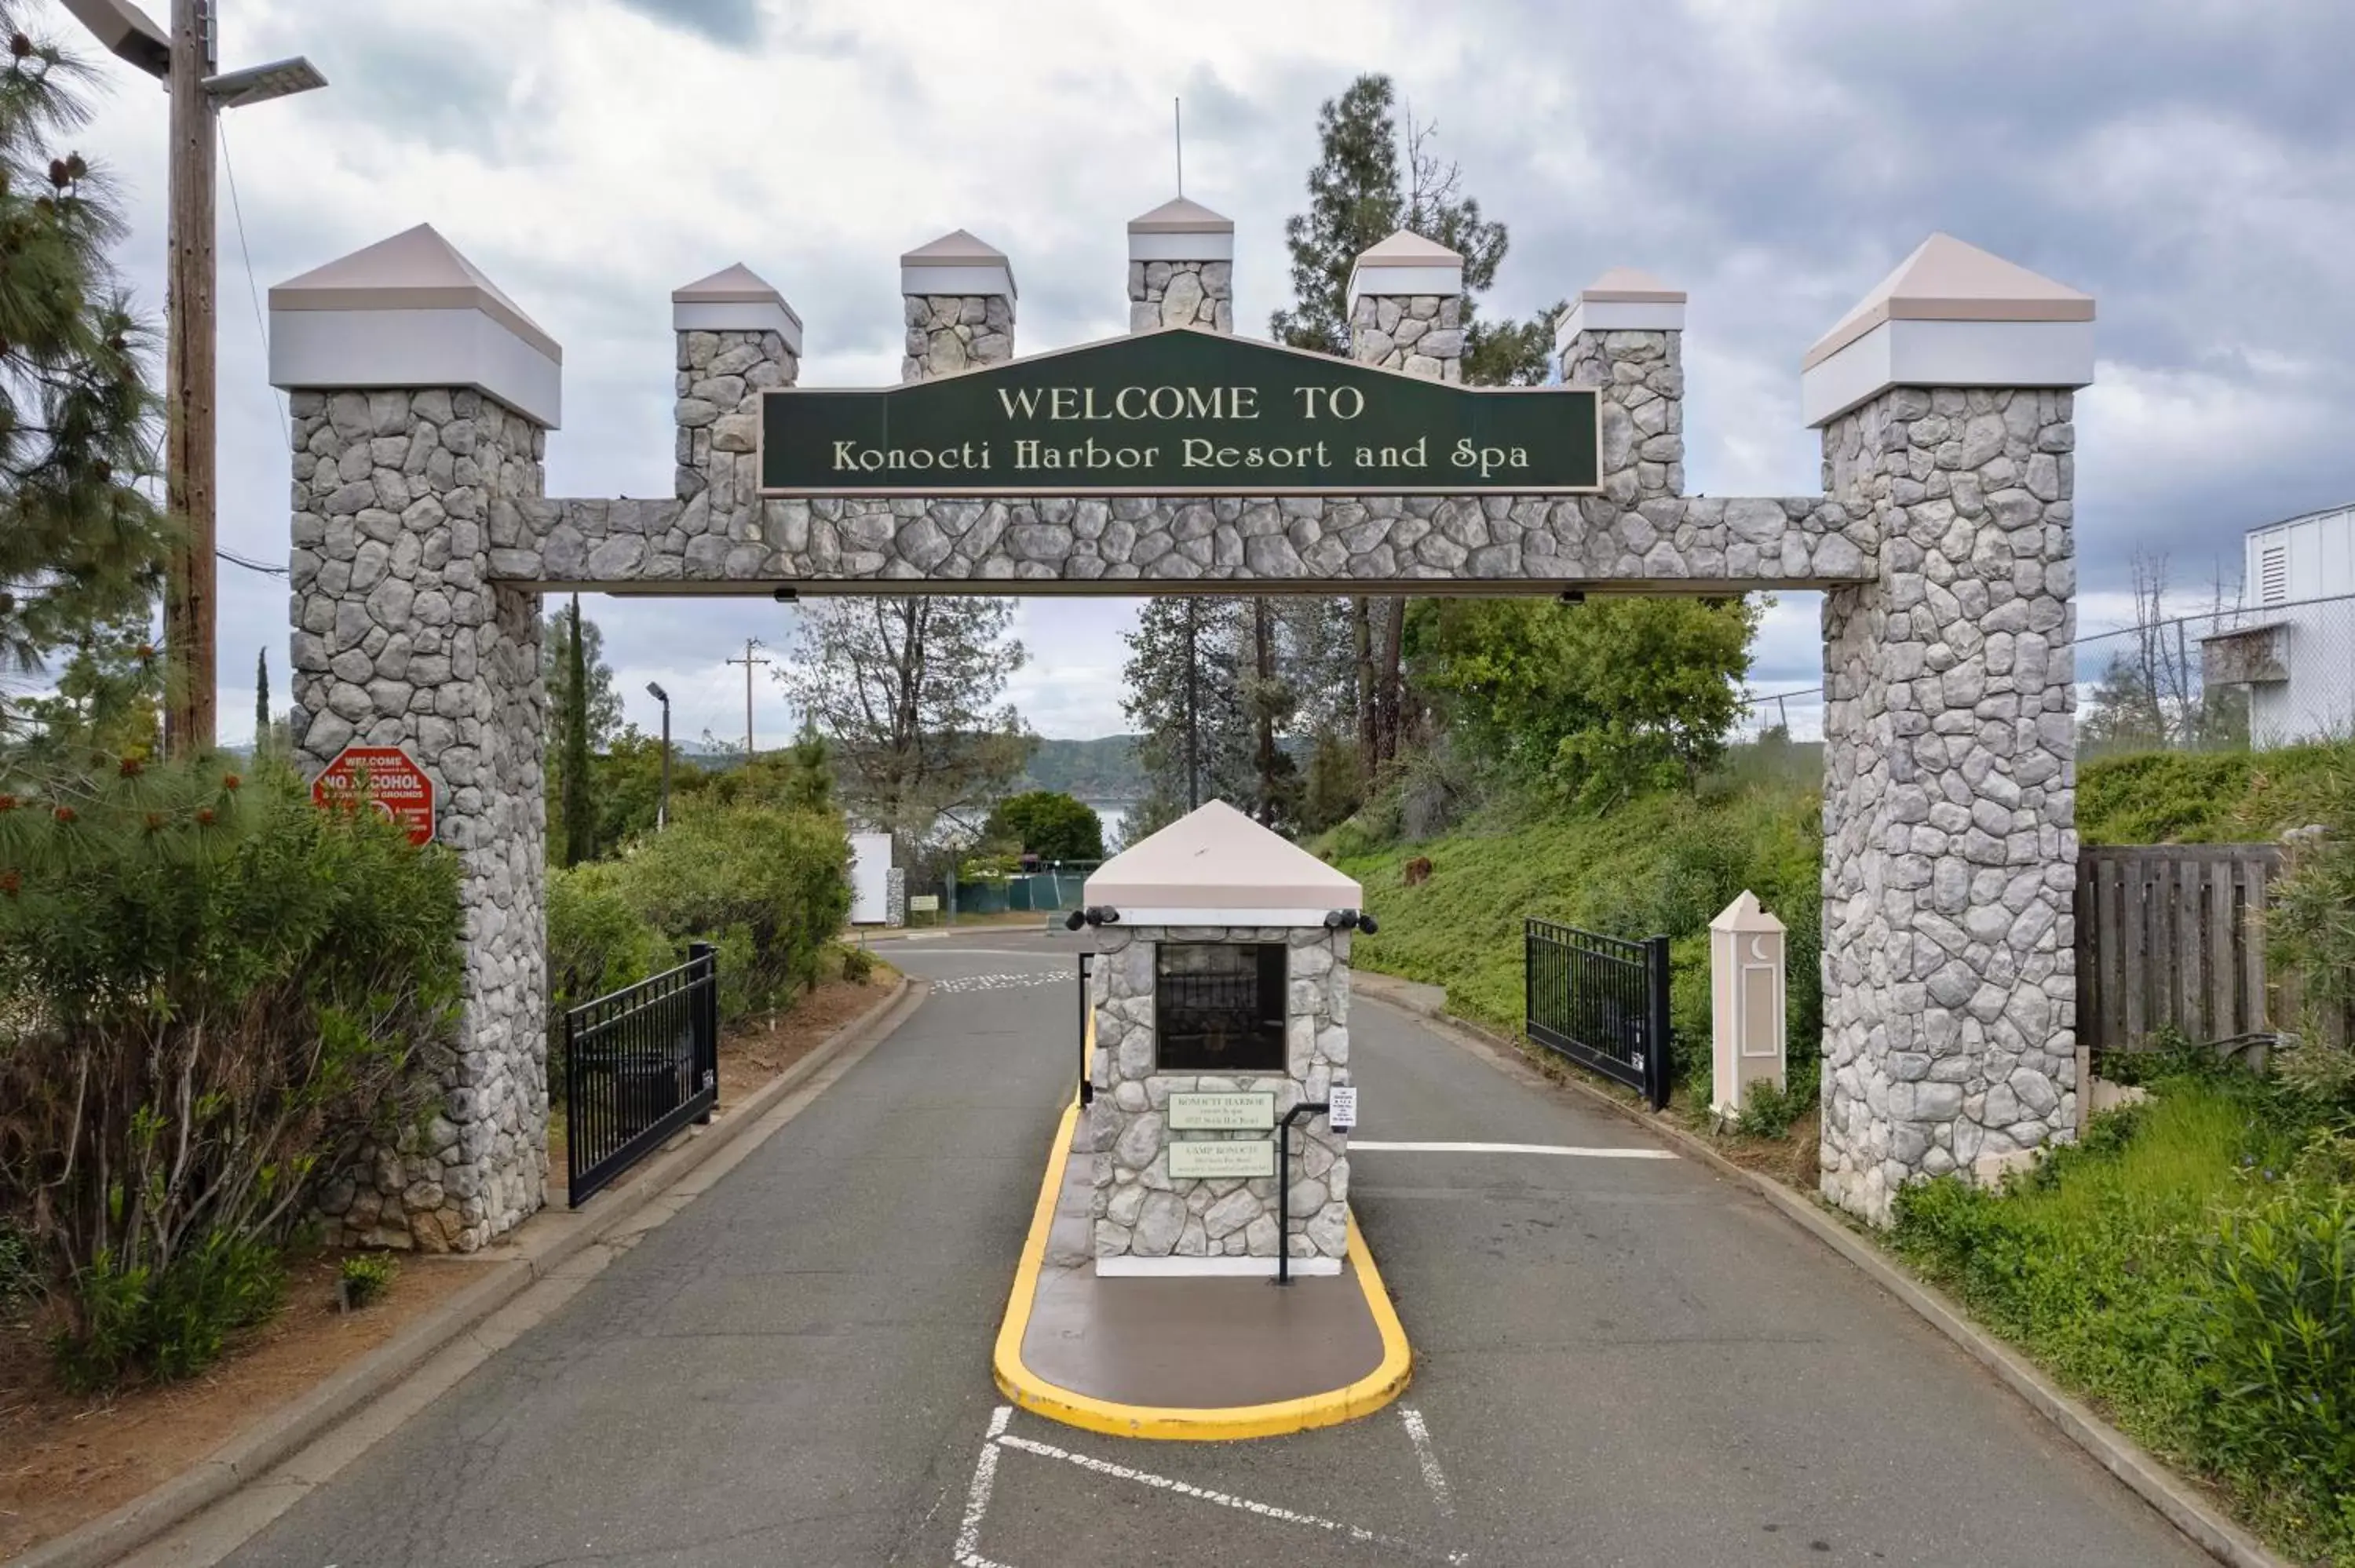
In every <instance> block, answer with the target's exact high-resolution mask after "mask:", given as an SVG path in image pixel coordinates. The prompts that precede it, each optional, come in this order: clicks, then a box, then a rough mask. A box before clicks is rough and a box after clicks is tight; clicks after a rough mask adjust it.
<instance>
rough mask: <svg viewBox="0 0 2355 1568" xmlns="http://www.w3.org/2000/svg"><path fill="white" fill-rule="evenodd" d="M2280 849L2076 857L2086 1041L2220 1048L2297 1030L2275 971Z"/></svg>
mask: <svg viewBox="0 0 2355 1568" xmlns="http://www.w3.org/2000/svg"><path fill="white" fill-rule="evenodd" d="M2281 862H2282V853H2281V849H2280V847H2279V846H2278V845H2275V844H2131V845H2123V846H2105V847H2102V848H2087V849H2083V850H2081V851H2080V852H2079V853H2078V857H2077V1042H2078V1044H2080V1045H2081V1046H2086V1047H2090V1048H2091V1049H2094V1050H2096V1051H2120V1050H2132V1049H2134V1048H2136V1047H2137V1046H2139V1045H2141V1044H2144V1042H2145V1040H2146V1038H2147V1036H2148V1035H2149V1033H2151V1031H2153V1030H2155V1029H2158V1027H2159V1026H2161V1025H2162V1024H2172V1025H2174V1026H2175V1027H2176V1028H2177V1029H2179V1030H2180V1031H2181V1032H2182V1033H2183V1034H2184V1035H2185V1036H2186V1037H2188V1038H2189V1039H2190V1040H2193V1041H2197V1042H2213V1041H2222V1040H2232V1039H2234V1038H2237V1037H2240V1036H2245V1035H2253V1034H2260V1033H2271V1032H2273V1031H2275V1030H2277V1029H2288V1028H2292V1027H2294V1026H2295V1025H2294V1022H2293V1018H2294V1014H2295V1012H2296V998H2295V996H2294V995H2291V994H2286V991H2287V990H2288V988H2286V987H2285V986H2284V985H2283V984H2281V983H2280V980H2279V977H2269V976H2268V975H2267V973H2266V970H2265V944H2264V911H2265V906H2266V902H2267V895H2268V893H2269V891H2270V889H2271V886H2272V884H2273V881H2274V879H2275V877H2277V876H2278V875H2280V874H2281Z"/></svg>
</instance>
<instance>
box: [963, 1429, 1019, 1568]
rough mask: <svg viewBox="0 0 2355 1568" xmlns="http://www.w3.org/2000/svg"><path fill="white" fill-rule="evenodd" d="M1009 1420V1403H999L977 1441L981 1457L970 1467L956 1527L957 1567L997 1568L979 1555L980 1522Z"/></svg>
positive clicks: (986, 1514)
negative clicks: (960, 1518) (968, 1485)
mask: <svg viewBox="0 0 2355 1568" xmlns="http://www.w3.org/2000/svg"><path fill="white" fill-rule="evenodd" d="M1012 1419H1014V1407H1013V1406H1012V1405H1010V1404H1001V1405H999V1406H998V1407H997V1408H996V1410H994V1411H992V1412H991V1413H990V1416H989V1436H986V1437H985V1438H983V1439H982V1441H981V1457H980V1458H979V1459H977V1460H975V1462H974V1467H973V1487H972V1489H970V1490H968V1491H967V1492H966V1493H965V1495H964V1522H963V1523H962V1524H960V1525H959V1526H958V1527H957V1538H956V1561H957V1565H958V1568H998V1565H997V1564H996V1563H992V1562H990V1560H989V1559H988V1558H986V1557H984V1556H983V1555H982V1554H981V1550H980V1548H981V1521H982V1520H984V1519H985V1518H986V1517H987V1516H988V1514H989V1494H990V1493H991V1492H992V1491H993V1490H995V1489H996V1486H997V1440H998V1439H999V1438H1000V1437H1003V1436H1006V1424H1007V1422H1008V1421H1011V1420H1012Z"/></svg>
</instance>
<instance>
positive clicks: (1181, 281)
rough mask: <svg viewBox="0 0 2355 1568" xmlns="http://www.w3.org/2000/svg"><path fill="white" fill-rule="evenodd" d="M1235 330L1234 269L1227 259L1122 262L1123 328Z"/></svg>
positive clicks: (1134, 331) (1229, 331)
mask: <svg viewBox="0 0 2355 1568" xmlns="http://www.w3.org/2000/svg"><path fill="white" fill-rule="evenodd" d="M1173 326H1190V327H1205V328H1208V329H1209V330H1210V331H1212V332H1223V333H1231V332H1233V331H1234V330H1235V266H1234V263H1233V262H1231V261H1132V262H1130V263H1129V264H1128V330H1129V331H1131V332H1133V333H1136V332H1153V331H1156V330H1157V329H1159V328H1161V327H1173Z"/></svg>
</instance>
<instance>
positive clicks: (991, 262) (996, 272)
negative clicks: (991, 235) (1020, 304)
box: [900, 228, 1015, 382]
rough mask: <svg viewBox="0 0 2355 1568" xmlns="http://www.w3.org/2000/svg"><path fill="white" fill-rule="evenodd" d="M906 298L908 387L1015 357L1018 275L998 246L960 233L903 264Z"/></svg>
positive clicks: (903, 373)
mask: <svg viewBox="0 0 2355 1568" xmlns="http://www.w3.org/2000/svg"><path fill="white" fill-rule="evenodd" d="M900 294H901V296H902V297H903V298H904V300H905V302H906V305H907V322H908V346H907V357H906V358H905V359H903V360H901V361H900V380H901V381H903V382H907V381H931V380H933V379H935V378H936V377H939V376H955V375H957V374H959V373H960V372H963V371H966V370H971V369H973V368H974V367H975V366H983V365H999V364H1003V363H1004V362H1005V361H1007V360H1009V359H1011V358H1013V357H1014V300H1015V294H1014V269H1013V267H1012V266H1011V265H1010V264H1009V263H1008V262H1007V260H1006V252H1004V251H1003V250H1000V249H997V248H996V247H995V246H993V245H989V244H986V243H985V242H984V241H982V240H979V239H976V238H974V237H973V236H972V235H970V234H968V233H966V232H965V231H964V229H962V228H958V229H953V230H951V231H950V232H949V233H946V234H943V235H942V236H941V237H940V238H938V239H935V240H933V241H932V243H931V244H929V245H920V246H918V247H917V248H916V249H913V250H911V251H909V252H908V253H907V254H906V255H904V256H902V257H900Z"/></svg>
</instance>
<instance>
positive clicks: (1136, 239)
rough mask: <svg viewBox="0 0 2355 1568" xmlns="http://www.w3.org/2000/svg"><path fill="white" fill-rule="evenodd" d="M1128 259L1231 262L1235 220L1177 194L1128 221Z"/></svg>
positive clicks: (1233, 249) (1232, 258)
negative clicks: (1175, 196) (1171, 199)
mask: <svg viewBox="0 0 2355 1568" xmlns="http://www.w3.org/2000/svg"><path fill="white" fill-rule="evenodd" d="M1128 259H1129V260H1132V261H1231V260H1234V259H1235V220H1234V219H1233V218H1231V217H1225V216H1223V215H1222V214H1220V213H1215V212H1212V211H1211V210H1210V209H1209V207H1204V206H1203V205H1202V204H1201V203H1200V202H1198V201H1188V200H1187V199H1186V198H1185V197H1184V196H1178V197H1177V198H1176V199H1175V200H1173V201H1165V202H1163V203H1162V204H1161V205H1160V206H1159V207H1155V208H1154V209H1153V210H1152V211H1151V212H1147V213H1140V214H1138V215H1137V216H1136V217H1132V218H1130V219H1129V220H1128Z"/></svg>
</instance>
